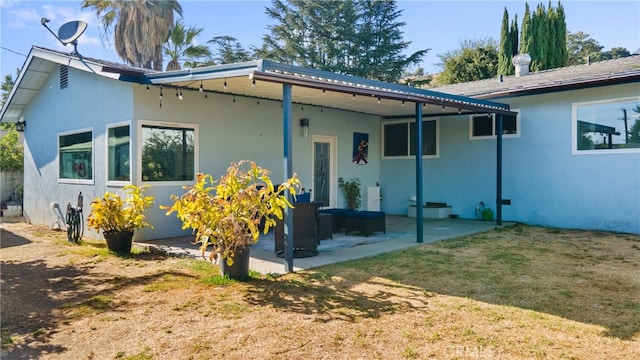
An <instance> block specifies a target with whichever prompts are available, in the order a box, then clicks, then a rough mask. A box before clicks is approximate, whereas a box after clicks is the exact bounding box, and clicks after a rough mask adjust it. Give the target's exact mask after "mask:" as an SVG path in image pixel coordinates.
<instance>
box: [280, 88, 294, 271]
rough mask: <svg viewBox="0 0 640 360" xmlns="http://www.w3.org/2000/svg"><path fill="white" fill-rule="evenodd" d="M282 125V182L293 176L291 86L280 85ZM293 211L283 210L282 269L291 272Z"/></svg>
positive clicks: (290, 197)
mask: <svg viewBox="0 0 640 360" xmlns="http://www.w3.org/2000/svg"><path fill="white" fill-rule="evenodd" d="M282 124H283V128H284V132H283V134H284V180H286V179H289V178H291V176H293V159H292V154H293V152H292V151H291V148H292V140H291V131H292V125H291V85H290V84H283V85H282ZM287 196H288V197H289V202H291V203H293V196H291V194H290V193H289V192H287ZM293 235H294V234H293V211H291V209H289V208H288V207H285V210H284V260H285V264H284V269H285V271H286V272H292V271H293Z"/></svg>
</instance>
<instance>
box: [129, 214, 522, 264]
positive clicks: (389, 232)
mask: <svg viewBox="0 0 640 360" xmlns="http://www.w3.org/2000/svg"><path fill="white" fill-rule="evenodd" d="M505 225H512V224H506V223H503V226H505ZM496 227H497V225H496V223H495V222H493V221H491V222H490V221H479V220H465V219H449V218H447V219H440V220H431V219H425V220H424V222H423V234H424V243H423V244H428V243H433V242H436V241H441V240H447V239H454V238H458V237H463V236H469V235H475V234H479V233H482V232H486V231H490V230H492V229H495V228H496ZM338 238H339V239H340V241H342V242H343V243H344V242H346V243H347V245H345V246H343V247H339V248H331V247H329V248H330V249H329V250H323V249H322V248H323V246H322V244H323V243H324V242H331V241H334V240H332V239H327V240H322V241H321V246H320V247H319V249H318V255H317V256H313V257H307V258H295V259H294V260H293V266H294V271H298V270H305V269H311V268H315V267H319V266H323V265H328V264H333V263H338V262H342V261H347V260H353V259H359V258H364V257H369V256H373V255H377V254H381V253H386V252H390V251H395V250H400V249H405V248H409V247H413V246H419V245H422V244H419V243H417V242H416V219H415V218H410V217H406V216H394V215H387V217H386V234H382V233H374V234H372V235H371V236H369V238H367V237H365V236H364V235H360V234H358V233H351V234H349V235H345V234H334V239H336V240H337V239H338ZM192 239H193V237H192V236H189V237H177V238H168V239H161V240H155V241H148V242H145V243H139V244H140V245H150V246H154V247H157V248H159V249H161V250H164V251H167V252H169V253H171V254H174V255H179V256H189V257H194V258H201V254H200V250H198V247H197V246H196V245H192V244H191V243H190V241H191V240H192ZM261 240H262V239H261ZM350 240H353V243H351V244H348V242H349V241H350ZM268 241H270V240H269V238H268V237H267V238H265V239H264V242H268ZM272 241H273V240H272V239H271V242H272ZM258 243H260V241H259V242H258ZM327 244H330V243H327ZM256 245H257V244H256ZM263 245H264V244H263ZM268 245H269V243H267V246H268ZM250 254H251V260H250V261H249V267H250V269H251V270H254V271H257V272H259V273H261V274H284V273H286V270H285V260H284V259H283V258H279V257H277V256H276V254H275V251H274V250H268V249H265V246H261V247H258V246H253V247H252V248H251V253H250Z"/></svg>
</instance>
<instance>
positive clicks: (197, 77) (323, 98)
mask: <svg viewBox="0 0 640 360" xmlns="http://www.w3.org/2000/svg"><path fill="white" fill-rule="evenodd" d="M59 65H67V66H69V67H72V68H75V69H79V70H83V71H88V72H92V73H94V74H96V75H100V76H105V77H109V78H113V79H117V80H121V81H129V82H134V83H139V84H146V85H152V86H155V87H165V88H175V89H176V90H181V91H183V90H184V91H192V92H194V93H196V94H197V93H198V92H205V93H219V94H224V95H229V96H244V97H252V98H257V99H267V100H272V101H282V99H283V87H282V85H283V84H288V85H292V86H294V87H295V89H296V90H295V91H294V92H293V94H292V102H293V103H295V104H301V105H313V106H318V107H322V108H334V109H341V110H346V111H353V112H360V113H366V114H373V115H378V116H382V117H399V116H402V117H410V116H414V115H415V113H416V109H415V106H411V105H413V103H421V104H423V105H422V109H421V111H422V112H423V114H425V115H428V114H438V115H446V114H455V113H461V112H469V113H475V112H491V113H510V110H509V106H508V105H505V104H500V103H497V102H493V101H487V100H482V99H472V98H469V97H465V96H458V95H450V94H444V93H440V92H437V91H433V90H424V89H417V88H413V87H409V86H405V85H400V84H391V83H385V82H381V81H374V80H368V79H363V78H358V77H354V76H349V75H341V74H335V73H332V72H328V71H321V70H316V69H309V68H304V67H300V66H293V65H285V64H280V63H277V62H273V61H269V60H256V61H249V62H244V63H236V64H223V65H215V66H208V67H202V68H195V69H184V70H175V71H167V72H156V71H152V70H147V69H140V68H135V67H131V66H127V65H122V64H117V63H113V62H108V61H104V60H99V59H93V58H89V57H84V56H79V55H74V54H68V53H63V52H60V51H55V50H50V49H45V48H41V47H37V46H34V47H32V49H31V52H30V53H29V56H28V57H27V60H26V61H25V64H24V66H23V68H22V70H21V72H20V74H19V75H18V78H17V80H16V81H15V85H14V88H13V89H12V90H11V93H10V94H9V97H8V99H7V102H6V103H5V104H4V107H3V108H2V110H1V112H0V121H7V122H17V121H18V120H20V119H21V118H22V117H23V116H24V110H25V109H26V107H27V106H28V104H29V103H30V102H31V100H32V99H33V97H34V96H35V95H36V94H37V93H38V91H40V88H41V87H42V86H43V84H44V82H45V81H46V79H47V78H48V77H49V76H50V75H51V74H52V73H53V72H54V71H55V69H56V66H59ZM256 80H258V81H259V86H254V85H255V81H256ZM225 84H226V85H228V86H225ZM201 88H202V91H200V90H201ZM356 97H357V101H354V99H355V98H356ZM405 102H407V103H410V104H409V105H407V106H405Z"/></svg>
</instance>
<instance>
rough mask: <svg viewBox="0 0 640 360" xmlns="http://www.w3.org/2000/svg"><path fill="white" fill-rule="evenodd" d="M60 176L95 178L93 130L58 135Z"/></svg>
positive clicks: (61, 177)
mask: <svg viewBox="0 0 640 360" xmlns="http://www.w3.org/2000/svg"><path fill="white" fill-rule="evenodd" d="M58 154H59V161H60V169H59V177H60V179H68V180H93V133H92V131H85V132H78V133H73V134H64V135H59V136H58Z"/></svg>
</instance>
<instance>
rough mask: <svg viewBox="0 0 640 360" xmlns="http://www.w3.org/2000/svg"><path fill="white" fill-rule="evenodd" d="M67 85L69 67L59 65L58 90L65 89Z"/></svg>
mask: <svg viewBox="0 0 640 360" xmlns="http://www.w3.org/2000/svg"><path fill="white" fill-rule="evenodd" d="M67 86H69V67H68V66H67V65H60V90H62V89H66V88H67Z"/></svg>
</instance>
